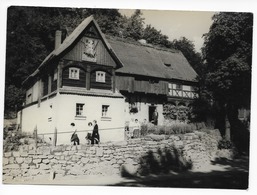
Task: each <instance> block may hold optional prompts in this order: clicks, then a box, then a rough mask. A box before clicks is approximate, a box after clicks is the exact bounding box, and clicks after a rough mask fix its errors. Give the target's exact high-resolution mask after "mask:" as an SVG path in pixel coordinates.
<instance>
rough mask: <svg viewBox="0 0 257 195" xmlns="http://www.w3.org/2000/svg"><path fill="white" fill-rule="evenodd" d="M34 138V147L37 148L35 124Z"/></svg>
mask: <svg viewBox="0 0 257 195" xmlns="http://www.w3.org/2000/svg"><path fill="white" fill-rule="evenodd" d="M34 139H35V147H36V149H37V126H36V127H35V129H34Z"/></svg>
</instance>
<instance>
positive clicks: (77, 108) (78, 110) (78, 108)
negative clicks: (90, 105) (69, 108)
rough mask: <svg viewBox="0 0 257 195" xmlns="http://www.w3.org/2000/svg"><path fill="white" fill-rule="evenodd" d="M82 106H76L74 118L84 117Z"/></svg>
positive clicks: (78, 104)
mask: <svg viewBox="0 0 257 195" xmlns="http://www.w3.org/2000/svg"><path fill="white" fill-rule="evenodd" d="M84 105H85V104H81V103H77V104H76V116H84Z"/></svg>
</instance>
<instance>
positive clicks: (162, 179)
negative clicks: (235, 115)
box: [115, 157, 249, 189]
mask: <svg viewBox="0 0 257 195" xmlns="http://www.w3.org/2000/svg"><path fill="white" fill-rule="evenodd" d="M248 167H249V160H248V157H241V158H237V159H234V160H227V159H218V160H215V161H213V162H212V164H211V165H210V166H207V167H203V168H202V169H201V170H198V171H187V172H184V173H178V174H175V173H173V174H166V175H151V176H147V177H141V178H140V177H134V178H133V177H132V178H133V179H134V180H133V181H124V182H120V183H116V184H115V185H117V186H148V187H179V188H218V189H247V188H248V172H249V171H248Z"/></svg>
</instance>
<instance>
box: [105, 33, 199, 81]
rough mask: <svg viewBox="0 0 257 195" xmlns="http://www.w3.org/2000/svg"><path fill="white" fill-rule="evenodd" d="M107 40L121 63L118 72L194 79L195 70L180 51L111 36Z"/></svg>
mask: <svg viewBox="0 0 257 195" xmlns="http://www.w3.org/2000/svg"><path fill="white" fill-rule="evenodd" d="M107 41H108V42H109V43H110V45H111V47H112V48H113V50H114V51H115V53H116V55H117V57H118V58H119V59H120V61H121V62H122V64H123V67H122V68H120V69H118V70H116V72H118V73H127V74H135V75H144V76H151V77H157V78H165V79H179V80H186V81H196V80H195V79H196V76H197V74H196V72H195V71H194V69H193V68H192V67H191V66H190V64H189V63H188V61H187V59H186V58H185V57H184V55H183V54H182V53H181V52H180V51H176V50H169V49H165V48H164V49H162V48H157V47H153V46H147V45H142V44H140V43H135V44H134V43H131V42H126V41H122V40H117V39H115V38H111V37H109V38H108V39H107ZM165 64H166V65H165Z"/></svg>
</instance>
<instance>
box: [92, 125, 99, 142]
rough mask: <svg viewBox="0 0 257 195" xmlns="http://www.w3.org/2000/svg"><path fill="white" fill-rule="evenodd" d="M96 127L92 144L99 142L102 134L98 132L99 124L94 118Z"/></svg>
mask: <svg viewBox="0 0 257 195" xmlns="http://www.w3.org/2000/svg"><path fill="white" fill-rule="evenodd" d="M93 123H94V129H93V133H92V139H91V144H92V145H94V144H98V143H99V142H100V135H99V132H98V125H97V121H96V120H94V121H93Z"/></svg>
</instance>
